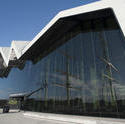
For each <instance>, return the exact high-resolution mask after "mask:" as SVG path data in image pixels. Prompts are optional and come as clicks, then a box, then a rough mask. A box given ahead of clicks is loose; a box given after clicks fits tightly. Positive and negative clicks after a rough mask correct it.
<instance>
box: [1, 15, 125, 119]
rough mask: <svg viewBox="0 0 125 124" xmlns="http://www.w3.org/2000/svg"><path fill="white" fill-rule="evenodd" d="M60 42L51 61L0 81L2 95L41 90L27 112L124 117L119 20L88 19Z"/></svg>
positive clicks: (124, 57) (124, 49)
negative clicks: (61, 43)
mask: <svg viewBox="0 0 125 124" xmlns="http://www.w3.org/2000/svg"><path fill="white" fill-rule="evenodd" d="M60 40H61V41H63V45H61V46H59V47H58V48H56V49H55V50H54V51H52V52H51V53H50V54H48V55H47V56H46V57H44V58H41V57H40V56H38V58H35V61H34V62H31V61H26V63H25V67H24V68H23V69H22V70H19V69H17V68H13V69H12V70H11V72H10V74H9V75H8V77H7V78H4V79H0V83H1V84H2V85H0V89H1V94H0V95H1V97H6V98H7V96H8V94H10V93H19V92H29V91H34V90H36V89H39V88H40V87H41V90H38V92H35V93H34V94H32V95H31V96H30V97H29V98H28V99H27V100H25V101H24V109H25V110H30V111H38V112H51V113H63V114H74V115H90V116H98V117H117V118H125V76H124V75H125V66H124V63H125V40H124V37H123V34H122V32H121V30H120V28H119V26H118V24H117V22H116V20H115V18H114V17H112V16H111V17H107V18H98V19H94V20H87V21H83V22H81V24H79V25H78V26H75V27H74V28H73V29H72V31H69V32H68V33H66V34H65V35H64V36H63V37H62V38H61V39H60ZM58 42H59V41H58ZM2 89H4V91H6V93H3V94H2ZM4 91H3V92H4Z"/></svg>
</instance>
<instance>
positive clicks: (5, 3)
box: [0, 0, 97, 46]
mask: <svg viewBox="0 0 125 124" xmlns="http://www.w3.org/2000/svg"><path fill="white" fill-rule="evenodd" d="M93 1H97V0H0V46H10V43H11V41H12V40H32V39H33V37H34V36H35V35H36V34H37V33H39V32H40V30H41V29H42V28H43V27H44V26H45V25H46V24H47V23H48V22H49V21H50V20H51V19H52V18H53V17H54V16H55V15H56V14H57V13H58V12H59V11H61V10H64V9H68V8H72V7H76V6H79V5H83V4H87V3H90V2H93Z"/></svg>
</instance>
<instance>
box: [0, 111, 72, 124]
mask: <svg viewBox="0 0 125 124" xmlns="http://www.w3.org/2000/svg"><path fill="white" fill-rule="evenodd" d="M0 124H74V123H69V122H68V123H67V122H60V121H55V120H47V119H39V118H33V117H28V116H24V115H23V113H22V112H19V113H17V112H11V113H7V114H0Z"/></svg>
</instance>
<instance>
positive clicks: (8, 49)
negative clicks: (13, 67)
mask: <svg viewBox="0 0 125 124" xmlns="http://www.w3.org/2000/svg"><path fill="white" fill-rule="evenodd" d="M28 43H29V41H12V42H11V46H10V47H0V54H1V56H2V58H3V60H4V62H5V64H6V67H8V64H9V61H10V56H11V52H12V49H14V51H15V54H16V57H17V59H19V57H20V56H21V55H22V50H23V49H24V48H25V47H26V45H27V44H28ZM16 44H19V46H17V45H16ZM18 48H20V49H21V50H18ZM5 50H6V52H5Z"/></svg>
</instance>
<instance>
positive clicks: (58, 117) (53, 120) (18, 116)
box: [0, 110, 125, 124]
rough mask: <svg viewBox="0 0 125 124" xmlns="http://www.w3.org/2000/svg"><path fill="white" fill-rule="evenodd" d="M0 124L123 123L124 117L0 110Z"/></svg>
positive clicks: (124, 121) (124, 123) (124, 122)
mask: <svg viewBox="0 0 125 124" xmlns="http://www.w3.org/2000/svg"><path fill="white" fill-rule="evenodd" d="M0 124H125V119H112V118H98V117H87V116H74V115H62V114H50V113H38V112H27V111H25V112H24V111H21V112H19V110H10V112H9V113H4V114H3V113H2V110H0Z"/></svg>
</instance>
